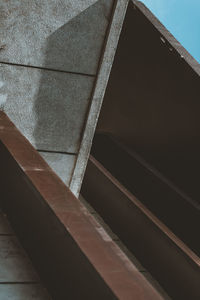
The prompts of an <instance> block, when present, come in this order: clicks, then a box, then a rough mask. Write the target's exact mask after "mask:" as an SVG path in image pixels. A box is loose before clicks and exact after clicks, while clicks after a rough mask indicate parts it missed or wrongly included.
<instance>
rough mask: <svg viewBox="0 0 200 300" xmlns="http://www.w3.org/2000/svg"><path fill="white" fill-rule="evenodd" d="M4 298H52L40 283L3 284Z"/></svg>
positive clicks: (42, 299)
mask: <svg viewBox="0 0 200 300" xmlns="http://www.w3.org/2000/svg"><path fill="white" fill-rule="evenodd" d="M0 298H1V299H2V300H50V297H49V296H48V295H47V293H46V290H45V289H44V288H43V287H42V286H41V285H40V284H34V283H33V284H3V285H0Z"/></svg>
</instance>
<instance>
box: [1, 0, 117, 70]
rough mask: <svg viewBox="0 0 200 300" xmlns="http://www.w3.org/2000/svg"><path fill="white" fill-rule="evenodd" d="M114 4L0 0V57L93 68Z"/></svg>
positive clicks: (106, 0)
mask: <svg viewBox="0 0 200 300" xmlns="http://www.w3.org/2000/svg"><path fill="white" fill-rule="evenodd" d="M112 4H113V0H99V1H96V0H84V1H80V0H57V1H55V0H50V1H49V0H48V1H47V0H46V1H43V0H38V1H32V0H28V1H23V2H21V1H20V0H9V1H1V4H0V11H1V15H0V19H1V20H0V61H1V62H2V61H4V62H12V63H17V64H24V65H33V66H40V67H45V68H53V69H59V70H65V71H66V70H67V71H73V72H81V73H89V74H95V73H96V70H97V66H98V61H99V57H100V52H101V47H102V44H103V41H104V36H105V32H106V28H107V25H108V21H109V16H110V12H111V8H112Z"/></svg>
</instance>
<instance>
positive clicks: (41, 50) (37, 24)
mask: <svg viewBox="0 0 200 300" xmlns="http://www.w3.org/2000/svg"><path fill="white" fill-rule="evenodd" d="M112 5H113V0H98V1H96V0H84V1H83V0H56V1H55V0H38V1H33V0H27V1H20V0H8V1H6V0H2V1H1V3H0V70H1V72H0V105H1V107H3V108H4V110H5V112H6V113H7V114H8V116H9V117H10V118H11V120H12V121H13V122H14V123H15V125H16V126H17V127H18V128H19V129H20V130H21V132H22V133H23V134H24V135H25V136H26V137H27V138H28V139H29V141H30V142H31V143H32V144H33V145H34V146H35V147H36V149H38V150H40V152H41V154H42V156H43V157H44V158H45V159H46V160H47V162H48V163H49V164H50V165H51V166H52V167H53V169H54V170H55V171H56V172H57V174H58V175H59V176H60V177H61V178H62V179H63V180H64V181H65V183H67V184H68V185H69V183H70V179H71V175H72V172H73V168H74V164H75V162H76V156H77V154H78V150H79V146H80V142H81V134H82V130H83V125H84V121H85V119H86V112H87V110H88V105H89V103H90V100H91V92H92V88H93V85H94V80H95V75H96V73H97V68H98V62H99V58H100V55H101V50H102V46H103V42H104V38H105V33H106V29H107V26H108V24H109V20H110V15H111V10H112Z"/></svg>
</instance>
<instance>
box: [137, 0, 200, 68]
mask: <svg viewBox="0 0 200 300" xmlns="http://www.w3.org/2000/svg"><path fill="white" fill-rule="evenodd" d="M142 2H143V3H144V4H145V5H146V6H147V7H148V8H149V9H150V10H151V11H152V12H153V14H154V15H155V16H156V17H157V18H158V19H159V20H160V21H161V22H162V23H163V25H164V26H165V27H166V28H167V29H168V30H169V31H170V32H171V33H172V34H173V35H174V36H175V38H176V39H177V40H178V41H179V42H180V43H181V44H182V45H183V46H184V47H185V48H186V49H187V51H188V52H190V54H191V55H192V56H193V57H194V58H195V59H196V60H197V61H198V62H200V0H142Z"/></svg>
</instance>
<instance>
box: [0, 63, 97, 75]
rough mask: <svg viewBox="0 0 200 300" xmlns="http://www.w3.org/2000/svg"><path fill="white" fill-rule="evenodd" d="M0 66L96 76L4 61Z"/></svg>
mask: <svg viewBox="0 0 200 300" xmlns="http://www.w3.org/2000/svg"><path fill="white" fill-rule="evenodd" d="M0 64H3V65H10V66H15V67H24V68H32V69H39V70H45V71H51V72H60V73H66V74H73V75H81V76H87V77H96V74H87V73H81V72H73V71H65V70H58V69H51V68H46V67H39V66H32V65H24V64H17V63H12V62H5V61H0Z"/></svg>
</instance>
